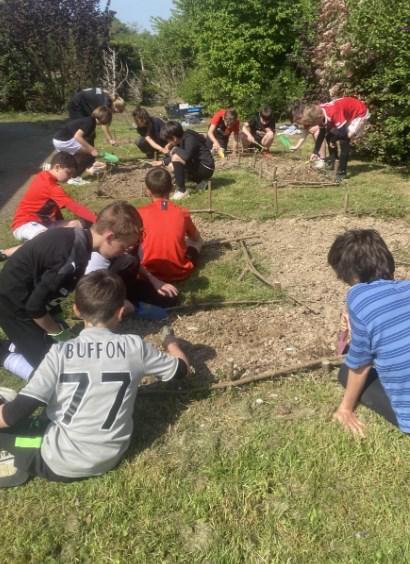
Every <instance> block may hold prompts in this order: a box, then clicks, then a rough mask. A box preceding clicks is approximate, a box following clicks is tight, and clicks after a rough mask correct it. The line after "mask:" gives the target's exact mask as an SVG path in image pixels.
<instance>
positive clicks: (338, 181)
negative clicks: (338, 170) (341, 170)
mask: <svg viewBox="0 0 410 564" xmlns="http://www.w3.org/2000/svg"><path fill="white" fill-rule="evenodd" d="M344 180H346V175H345V174H336V178H335V182H336V184H341V183H342V182H343V181H344Z"/></svg>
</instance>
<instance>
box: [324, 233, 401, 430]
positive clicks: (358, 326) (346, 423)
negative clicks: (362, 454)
mask: <svg viewBox="0 0 410 564" xmlns="http://www.w3.org/2000/svg"><path fill="white" fill-rule="evenodd" d="M328 262H329V264H330V266H331V267H332V268H333V269H334V271H335V273H336V275H337V277H338V278H339V279H340V280H343V281H344V282H346V283H347V284H349V285H350V286H352V288H351V289H350V290H349V291H348V293H347V311H348V317H349V321H350V329H351V342H350V346H349V350H348V353H347V356H346V361H345V366H343V367H342V368H341V370H340V373H339V380H340V382H341V383H342V385H343V386H344V387H345V388H346V390H345V393H344V396H343V399H342V401H341V403H340V405H339V407H338V409H337V410H336V412H335V414H334V418H335V419H336V421H338V422H339V423H341V424H342V425H343V427H345V428H346V429H347V430H349V431H351V432H352V433H354V434H358V435H359V436H364V433H363V428H364V426H363V423H362V422H361V421H360V420H359V419H358V417H357V416H356V415H355V413H354V410H355V407H356V405H357V404H358V403H359V402H361V403H362V404H364V405H366V406H367V407H369V408H370V409H372V410H373V411H375V412H376V413H378V414H380V415H381V416H382V417H384V418H385V419H387V420H388V421H389V422H390V423H392V424H393V425H396V426H398V427H399V428H400V429H401V430H402V431H403V432H405V433H410V370H409V367H410V329H409V328H410V281H409V280H394V268H395V267H394V259H393V256H392V254H391V252H390V251H389V249H388V248H387V246H386V243H385V242H384V241H383V239H382V238H381V236H380V235H379V233H378V232H377V231H374V230H373V229H353V230H350V231H347V232H346V233H343V235H339V236H338V237H337V238H336V240H335V241H334V243H333V245H332V246H331V248H330V250H329V254H328Z"/></svg>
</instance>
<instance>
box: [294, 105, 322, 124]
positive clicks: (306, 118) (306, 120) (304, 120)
mask: <svg viewBox="0 0 410 564" xmlns="http://www.w3.org/2000/svg"><path fill="white" fill-rule="evenodd" d="M323 118H324V113H323V110H322V108H321V107H320V106H319V104H311V105H310V106H306V107H305V108H303V112H302V114H301V115H300V116H299V117H298V123H300V124H301V125H303V127H312V125H320V124H321V123H322V122H323Z"/></svg>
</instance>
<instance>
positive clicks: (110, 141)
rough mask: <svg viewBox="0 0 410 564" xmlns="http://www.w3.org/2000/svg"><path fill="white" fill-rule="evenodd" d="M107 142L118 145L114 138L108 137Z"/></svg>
mask: <svg viewBox="0 0 410 564" xmlns="http://www.w3.org/2000/svg"><path fill="white" fill-rule="evenodd" d="M109 144H110V145H118V143H117V141H116V140H115V139H110V140H109Z"/></svg>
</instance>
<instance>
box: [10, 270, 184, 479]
mask: <svg viewBox="0 0 410 564" xmlns="http://www.w3.org/2000/svg"><path fill="white" fill-rule="evenodd" d="M124 299H125V289H124V285H123V282H122V280H121V279H120V278H119V277H118V276H117V275H116V274H113V273H111V272H109V271H106V270H99V271H96V272H93V273H91V274H89V275H87V276H85V277H83V278H82V279H81V280H80V281H79V283H78V285H77V289H76V295H75V305H74V311H75V313H76V315H78V316H79V317H82V318H83V319H84V322H85V328H84V329H83V331H82V332H81V333H80V335H79V336H78V337H77V338H75V339H71V340H69V341H66V342H62V343H57V344H55V345H53V346H52V347H51V349H50V351H49V352H48V354H47V355H46V357H45V358H44V360H43V361H42V363H41V364H40V366H39V367H38V369H37V370H36V372H35V373H34V374H33V376H32V378H31V380H30V381H29V383H28V384H27V385H26V386H25V387H24V388H23V389H22V390H21V391H20V393H19V394H18V395H17V396H16V398H15V399H13V400H12V401H9V402H5V403H3V404H2V405H0V428H1V429H2V430H1V431H0V487H10V486H17V485H20V484H22V483H24V482H26V481H27V480H28V479H29V478H30V477H31V476H35V475H38V476H41V477H44V478H46V479H49V480H53V481H64V482H69V481H73V480H77V479H81V478H86V477H90V476H96V475H99V474H103V473H104V472H107V471H109V470H111V469H112V468H114V467H115V466H116V465H117V464H118V462H119V461H120V460H121V458H122V456H123V455H124V453H125V451H126V450H127V448H128V446H129V443H130V439H131V435H132V431H133V411H134V404H135V398H136V395H137V389H138V385H139V383H140V381H141V379H142V378H143V376H144V375H148V374H149V375H154V376H157V377H158V378H160V379H161V380H162V381H167V380H170V379H171V378H173V377H174V376H185V375H186V374H187V373H188V372H189V369H188V360H187V358H186V357H185V355H184V353H183V352H182V351H181V349H180V348H179V346H178V343H177V341H176V339H175V337H173V336H168V337H167V338H166V339H165V341H164V343H163V345H164V347H165V348H166V350H167V352H168V353H169V354H165V353H162V352H160V351H159V350H157V349H156V348H155V347H153V346H152V345H150V344H148V343H145V342H144V341H143V340H142V339H141V338H140V337H138V336H137V335H120V334H116V333H113V332H112V329H114V328H115V327H116V326H117V324H118V322H119V321H120V319H121V317H122V314H123V311H124ZM44 405H46V406H47V407H46V410H45V412H46V414H47V418H48V419H47V420H46V421H45V424H44V423H43V428H42V427H39V426H38V422H39V420H38V418H37V419H36V418H28V417H29V416H30V415H31V414H32V413H33V412H34V411H35V410H36V409H37V408H38V407H39V406H44ZM43 420H44V418H43ZM7 427H12V429H10V430H9V429H5V428H7ZM44 427H45V429H44ZM2 453H3V455H2ZM7 455H8V456H7ZM10 455H12V456H10Z"/></svg>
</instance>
